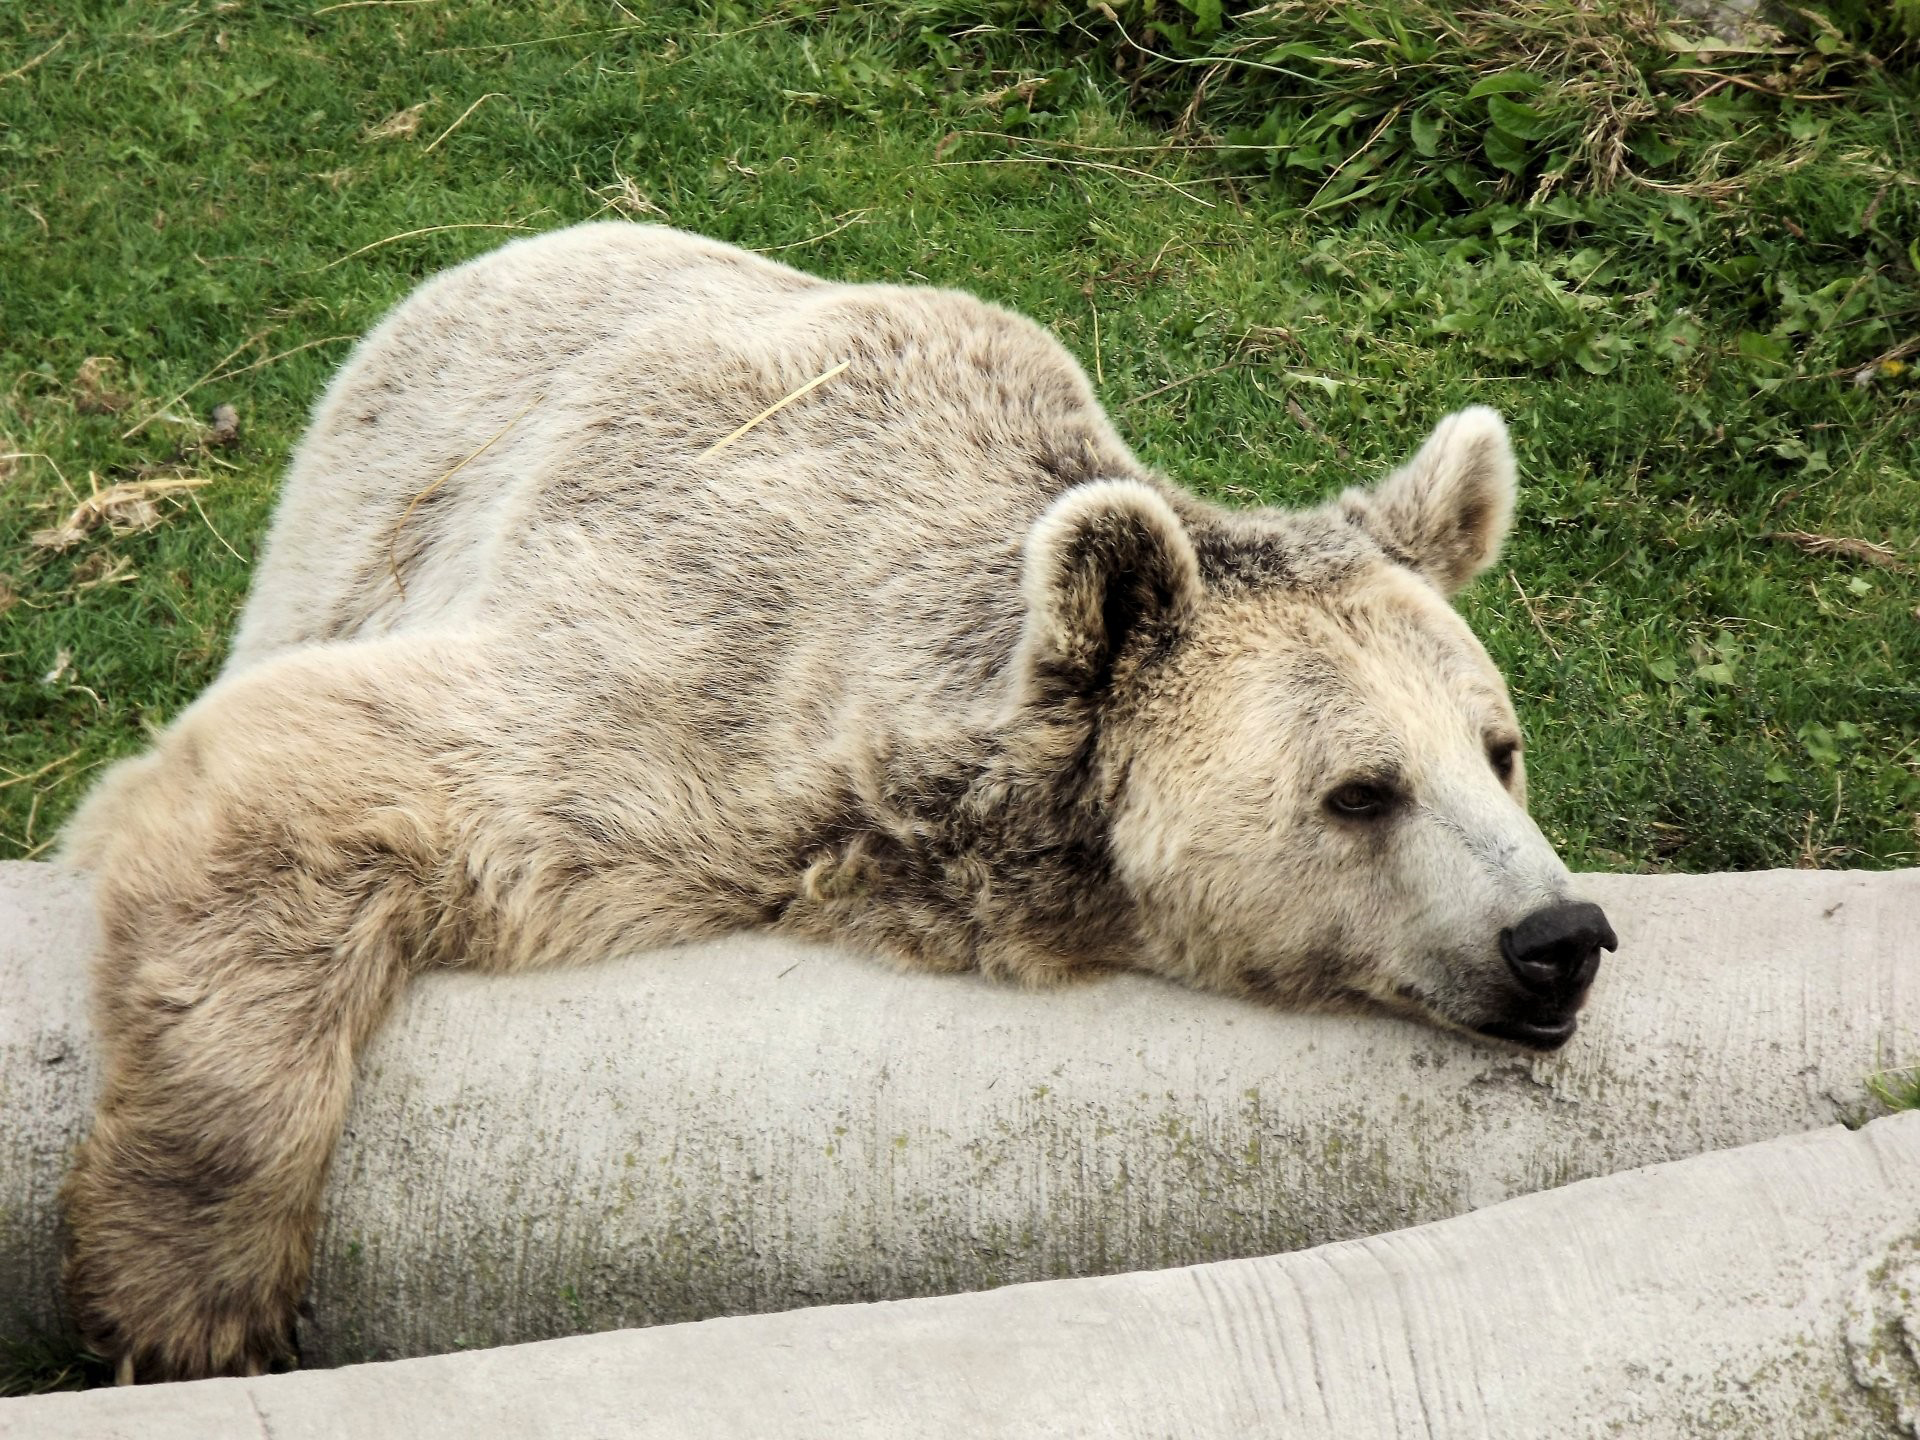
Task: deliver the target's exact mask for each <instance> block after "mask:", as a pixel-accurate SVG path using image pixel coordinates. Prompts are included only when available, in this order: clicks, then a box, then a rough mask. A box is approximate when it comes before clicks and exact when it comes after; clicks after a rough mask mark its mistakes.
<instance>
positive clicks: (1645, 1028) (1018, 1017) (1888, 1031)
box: [0, 864, 1920, 1364]
mask: <svg viewBox="0 0 1920 1440" xmlns="http://www.w3.org/2000/svg"><path fill="white" fill-rule="evenodd" d="M1582 886H1583V888H1584V889H1585V890H1586V891H1588V892H1589V893H1591V894H1592V895H1594V897H1595V898H1597V899H1598V900H1600V901H1601V902H1602V903H1603V904H1605V906H1606V907H1607V910H1608V913H1609V914H1610V915H1611V916H1612V917H1613V918H1614V921H1615V924H1616V926H1617V928H1618V930H1619V932H1620V935H1621V941H1622V946H1621V951H1620V953H1619V954H1618V955H1617V956H1615V957H1612V958H1611V959H1609V960H1608V962H1607V963H1606V965H1605V966H1604V967H1603V969H1602V973H1601V978H1600V981H1599V984H1598V986H1597V988H1596V994H1595V999H1594V1002H1593V1004H1592V1006H1591V1007H1590V1010H1589V1015H1588V1018H1587V1019H1586V1020H1585V1022H1584V1023H1583V1027H1582V1031H1581V1033H1580V1035H1578V1036H1576V1037H1575V1039H1574V1041H1573V1042H1572V1044H1571V1045H1569V1046H1568V1047H1567V1049H1566V1050H1564V1051H1562V1052H1560V1053H1559V1054H1558V1055H1555V1056H1552V1057H1547V1058H1538V1059H1529V1058H1527V1057H1525V1056H1522V1055H1520V1054H1517V1053H1513V1052H1508V1051H1503V1050H1496V1049H1491V1048H1486V1047H1482V1046H1478V1045H1475V1044H1473V1043H1471V1042H1468V1041H1466V1040H1463V1039H1461V1038H1459V1037H1456V1036H1450V1035H1444V1034H1441V1033H1438V1032H1436V1031H1433V1030H1430V1029H1427V1028H1424V1027H1421V1026H1417V1025H1413V1024H1410V1023H1403V1022H1400V1021H1394V1020H1388V1019H1377V1020H1368V1019H1355V1018H1352V1017H1326V1016H1302V1015H1285V1014H1276V1013H1272V1012H1266V1011H1261V1010H1258V1009H1256V1008H1253V1007H1251V1006H1248V1005H1246V1004H1243V1003H1238V1002H1233V1001H1228V1000H1223V999H1218V998H1211V997H1207V996H1201V995H1195V994H1191V993H1188V992H1184V991H1181V990H1178V989H1175V988H1173V987H1171V986H1168V985H1165V984H1161V983H1158V982H1155V981H1151V980H1147V979H1142V978H1137V977H1120V978H1115V979H1111V980H1106V981H1100V982H1095V983H1091V984H1088V985H1084V986H1081V987H1078V988H1075V989H1071V990H1067V991H1062V992H1055V993H1047V994H1033V993H1026V992H1021V991H1018V990H1015V989H1012V988H1009V987H1004V986H997V985H993V984H991V983H988V982H985V981H982V980H980V979H978V978H974V977H946V976H925V975H903V974H898V973H895V972H892V971H888V970H885V969H882V968H880V967H878V966H875V965H873V964H871V963H869V962H866V961H863V960H859V959H856V958H852V957H847V956H842V955H839V954H836V953H834V952H832V951H828V950H822V949H813V948H806V947H800V946H795V945H792V944H783V943H779V942H776V941H773V940H770V939H767V938H765V937H752V936H743V937H738V938H735V939H730V940H726V941H721V942H716V943H713V944H707V945H699V946H692V947H687V948H684V949H680V950H673V951H664V952H660V953H657V954H653V955H647V956H639V957H634V958H632V959H630V960H626V961H621V962H616V963H611V964H603V965H596V966H589V967H585V968H582V969H577V970H570V971H558V972H552V973H548V974H542V975H530V976H521V977H515V978H510V979H501V978H489V977H480V976H469V975H446V976H437V977H434V978H432V979H430V980H428V981H425V982H423V983H421V984H419V985H417V986H416V987H415V988H414V989H413V991H412V992H411V994H410V995H409V996H408V998H407V1000H406V1002H405V1003H404V1004H403V1006H402V1007H401V1009H400V1011H399V1012H398V1013H397V1014H396V1016H395V1017H394V1019H393V1021H392V1022H391V1023H390V1024H389V1025H388V1026H387V1028H386V1030H385V1031H384V1032H383V1034H382V1035H381V1036H380V1037H379V1039H378V1040H377V1042H376V1043H375V1045H374V1046H373V1048H372V1050H371V1051H370V1053H369V1054H368V1056H367V1058H366V1061H365V1064H364V1066H363V1072H362V1080H361V1084H360V1087H359V1091H358V1094H357V1098H356V1102H355V1107H354V1110H353V1114H352V1116H351V1118H350V1120H349V1125H348V1133H347V1136H346V1138H345V1140H344V1142H343V1144H342V1147H341V1151H340V1155H339V1158H338V1161H337V1162H336V1165H335V1167H334V1172H333V1177H332V1183H331V1186H330V1189H329V1192H328V1195H327V1199H326V1202H325V1207H326V1214H327V1222H326V1226H325V1229H324V1231H323V1233H322V1237H321V1244H320V1251H319V1257H318V1261H317V1269H316V1275H315V1280H314V1285H313V1290H312V1296H311V1305H312V1309H311V1319H310V1320H309V1321H308V1322H307V1323H305V1324H304V1325H303V1330H302V1337H301V1338H302V1344H303V1347H304V1351H305V1354H306V1356H307V1358H308V1361H309V1363H310V1364H338V1363H345V1362H352V1361H359V1360H372V1359H391V1358H397V1357H399V1356H404V1355H419V1354H432V1353H437V1352H445V1351H452V1350H461V1349H471V1348H476V1347H479V1346H485V1345H499V1344H509V1343H516V1342H520V1341H527V1340H538V1339H545V1338H549V1337H553V1336H559V1335H572V1334H580V1333H583V1332H587V1331H596V1330H610V1329H619V1328H624V1327H628V1326H634V1325H654V1324H662V1323H672V1322H677V1321H685V1320H694V1319H702V1318H705V1317H708V1316H712V1315H737V1314H746V1313H759V1312H765V1311H776V1310H785V1309H792V1308H795V1307H800V1306H808V1305H818V1304H823V1303H837V1302H854V1301H869V1300H879V1299H893V1298H901V1297H906V1296H913V1295H927V1294H942V1293H951V1292H955V1291H970V1290H983V1289H988V1288H991V1287H994V1286H998V1285H1004V1284H1009V1283H1018V1282H1024V1281H1031V1280H1041V1279H1053V1278H1061V1277H1067V1276H1080V1275H1089V1274H1112V1273H1117V1272H1124V1271H1136V1270H1151V1269H1159V1268H1164V1267H1167V1266H1173V1265H1183V1264H1191V1263H1195V1262H1204V1261H1211V1260H1220V1259H1231V1258H1235V1257H1239V1256H1247V1255H1265V1254H1271V1253H1275V1252H1279V1251H1287V1250H1295V1249H1301V1248H1304V1247H1307V1246H1312V1245H1317V1244H1322V1243H1325V1242H1328V1241H1333V1240H1341V1239H1346V1238H1350V1237H1353V1236H1359V1235H1368V1234H1378V1233H1382V1232H1385V1231H1389V1230H1395V1229H1399V1228H1402V1227H1404V1226H1407V1225H1411V1224H1417V1223H1421V1222H1425V1221H1430V1220H1436V1219H1441V1218H1444V1217H1446V1216H1450V1215H1456V1214H1459V1213H1462V1212H1464V1211H1467V1210H1471V1209H1474V1208H1476V1207H1479V1206H1483V1205H1486V1204H1490V1203H1494V1202H1497V1201H1500V1200H1504V1199H1506V1198H1508V1197H1510V1196H1513V1195H1517V1194H1524V1193H1528V1192H1531V1191H1536V1190H1541V1189H1544V1188H1547V1187H1550V1186H1554V1185H1561V1184H1565V1183H1568V1182H1570V1181H1574V1180H1579V1179H1582V1178H1585V1177H1588V1176H1593V1175H1598V1174H1606V1173H1611V1172H1614V1171H1618V1170H1623V1169H1627V1168H1631V1167H1633V1166H1638V1165H1644V1164H1651V1163H1658V1162H1662V1161H1666V1160H1671V1159H1677V1158H1680V1157H1683V1156H1687V1155H1692V1154H1696V1153H1699V1152H1702V1151H1707V1150H1716V1149H1723V1148H1727V1147H1730V1146H1735V1145H1741V1144H1747V1143H1751V1142H1754V1141H1759V1140H1764V1139H1768V1138H1771V1137H1773V1136H1777V1135H1782V1134H1787V1133H1795V1132H1800V1131H1805V1130H1809V1129H1813V1128H1815V1127H1818V1126H1823V1125H1827V1124H1831V1123H1832V1122H1834V1121H1835V1120H1836V1119H1842V1118H1845V1119H1851V1120H1856V1121H1857V1120H1858V1119H1862V1118H1864V1117H1865V1115H1866V1114H1867V1113H1868V1102H1867V1097H1866V1094H1865V1091H1864V1089H1863V1080H1864V1077H1866V1076H1867V1075H1868V1074H1869V1073H1870V1072H1872V1071H1874V1070H1876V1069H1879V1068H1882V1067H1884V1066H1888V1065H1892V1064H1896V1063H1902V1062H1910V1061H1912V1060H1914V1059H1920V966H1916V965H1915V964H1914V963H1913V951H1912V942H1911V930H1912V926H1913V917H1914V916H1915V915H1917V914H1920V872H1903V873H1897V874H1886V875H1862V874H1801V873H1795V872H1777V873H1772V874H1754V875H1724V876H1709V877H1685V876H1674V877H1620V876H1590V877H1586V878H1585V879H1583V881H1582ZM89 912H90V905H89V901H88V897H87V891H86V886H85V883H84V881H83V880H82V879H81V878H80V877H77V876H75V875H73V874H71V873H70V872H65V871H61V870H59V869H56V868H54V867H50V866H44V865H23V864H9V865H0V1339H8V1338H14V1337H17V1336H23V1335H27V1334H31V1333H34V1332H46V1331H48V1330H52V1329H54V1328H55V1327H57V1325H58V1317H59V1301H58V1294H57V1286H56V1274H57V1263H56V1257H55V1226H54V1196H55V1193H56V1191H57V1188H58V1185H59V1182H60V1178H61V1175H62V1172H63V1170H64V1168H65V1163H66V1158H67V1155H68V1154H69V1152H70V1149H71V1147H72V1145H73V1143H74V1142H75V1140H76V1139H77V1138H78V1136H79V1135H80V1133H81V1132H82V1130H83V1128H84V1126H85V1124H86V1118H87V1104H88V1101H89V1097H90V1092H91V1090H92V1086H93V1075H92V1063H93V1062H92V1051H91V1042H90V1039H89V1036H88V1032H87V1023H86V1018H85V1006H84V998H85V988H86V986H85V969H86V956H87V952H88V950H89V948H90V946H91V934H92V929H91V924H92V922H91V918H90V913H89Z"/></svg>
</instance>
